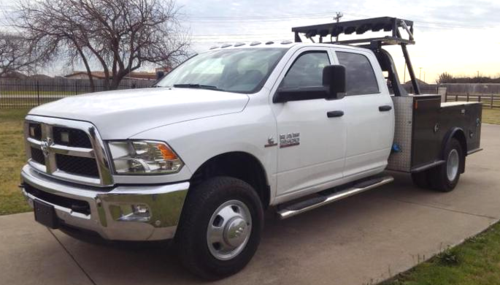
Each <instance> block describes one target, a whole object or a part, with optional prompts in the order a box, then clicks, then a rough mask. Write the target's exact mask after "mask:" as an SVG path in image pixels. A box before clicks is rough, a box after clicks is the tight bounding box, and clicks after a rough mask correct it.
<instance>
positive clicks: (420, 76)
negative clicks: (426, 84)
mask: <svg viewBox="0 0 500 285" xmlns="http://www.w3.org/2000/svg"><path fill="white" fill-rule="evenodd" d="M419 69H420V73H419V74H418V79H419V80H422V67H419Z"/></svg>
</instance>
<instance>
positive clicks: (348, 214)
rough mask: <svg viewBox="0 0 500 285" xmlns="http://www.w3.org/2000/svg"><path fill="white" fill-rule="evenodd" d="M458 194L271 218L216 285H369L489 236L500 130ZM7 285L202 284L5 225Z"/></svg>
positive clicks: (377, 194) (393, 198)
mask: <svg viewBox="0 0 500 285" xmlns="http://www.w3.org/2000/svg"><path fill="white" fill-rule="evenodd" d="M482 147H484V149H485V150H484V151H482V152H480V153H477V154H475V155H473V156H471V157H470V158H469V159H468V161H467V172H466V173H465V175H463V176H462V178H461V182H460V185H459V187H457V189H456V190H455V191H454V192H452V193H436V192H432V191H426V190H422V189H417V188H415V187H414V186H413V185H412V183H411V180H410V179H409V177H407V176H405V175H395V176H396V182H395V183H393V184H390V185H388V186H386V187H382V188H380V189H376V190H372V191H371V192H367V193H364V194H361V195H358V196H354V197H351V198H348V199H345V200H342V201H340V202H337V203H334V204H332V205H329V206H326V207H323V208H320V209H317V210H314V211H312V212H309V213H306V214H303V215H300V216H297V217H294V218H291V219H289V220H285V221H279V220H277V219H276V218H275V217H274V216H273V214H272V213H268V214H267V217H266V228H265V231H264V236H263V240H262V244H261V246H260V248H259V251H258V252H257V254H256V256H255V257H254V259H253V261H252V262H251V263H250V265H249V266H248V267H247V268H246V269H245V270H244V271H243V272H241V273H240V274H237V275H236V276H233V277H230V278H227V279H225V280H222V281H220V282H219V283H220V284H287V285H288V284H342V285H346V284H372V283H376V282H378V281H382V280H384V279H386V278H388V277H391V276H393V275H395V274H397V273H399V272H402V271H405V270H407V269H409V268H411V267H413V266H414V265H416V264H417V263H419V262H421V261H423V260H425V259H428V258H429V257H431V256H432V255H434V254H436V253H438V252H439V251H441V250H442V249H445V248H446V247H448V246H449V245H456V244H458V243H460V242H462V241H463V240H464V239H466V238H468V237H470V236H473V235H476V234H477V233H479V232H481V231H483V230H484V229H486V228H487V227H488V226H490V225H491V224H492V223H494V222H496V221H497V220H499V219H500V126H494V125H483V134H482ZM0 283H1V284H23V285H28V284H50V285H57V284H74V285H76V284H99V285H101V284H120V285H127V284H133V285H137V284H198V283H202V282H201V281H200V280H199V279H196V278H195V277H193V276H191V275H190V274H189V273H188V272H187V271H186V270H184V269H183V268H182V267H181V266H180V265H179V264H178V260H177V258H176V257H175V254H174V251H173V250H172V249H165V248H159V247H142V248H140V247H139V248H138V247H134V248H124V247H116V246H115V247H105V246H99V245H92V244H87V243H84V242H81V241H78V240H75V239H73V238H71V237H68V236H65V235H64V234H62V233H61V232H59V231H49V230H48V229H46V228H44V227H42V226H40V225H38V224H36V223H35V222H34V221H33V217H32V214H31V213H26V214H18V215H11V216H2V217H0Z"/></svg>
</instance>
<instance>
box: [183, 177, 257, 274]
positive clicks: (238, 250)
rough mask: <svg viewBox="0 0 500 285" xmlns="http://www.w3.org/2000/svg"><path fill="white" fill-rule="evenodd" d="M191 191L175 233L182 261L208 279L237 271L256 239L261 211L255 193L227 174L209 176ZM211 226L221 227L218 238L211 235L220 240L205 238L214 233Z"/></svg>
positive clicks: (192, 270)
mask: <svg viewBox="0 0 500 285" xmlns="http://www.w3.org/2000/svg"><path fill="white" fill-rule="evenodd" d="M192 191H193V192H192V193H189V196H188V199H187V201H186V203H185V204H184V211H183V214H182V217H181V221H180V224H179V229H178V232H177V234H176V243H177V244H178V253H179V258H180V260H181V262H182V264H183V265H184V266H185V267H186V268H187V269H188V270H190V271H191V272H193V273H194V274H196V275H198V276H200V277H202V278H204V279H208V280H217V279H220V278H224V277H227V276H230V275H233V274H235V273H237V272H239V271H240V270H242V269H243V268H244V267H245V266H246V265H247V264H248V263H249V262H250V260H251V259H252V257H253V255H254V254H255V252H256V251H257V247H258V246H259V243H260V237H261V232H262V228H263V223H264V222H263V216H264V214H263V208H262V204H261V201H260V198H259V196H258V195H257V193H256V191H255V190H254V189H253V188H252V187H251V186H250V185H248V184H247V183H246V182H244V181H241V180H239V179H235V178H231V177H215V178H211V179H209V180H207V181H205V182H203V183H202V184H200V185H199V186H197V187H196V188H194V189H192ZM216 213H217V214H216ZM249 217H250V218H249ZM230 221H232V222H230ZM245 224H246V226H245ZM209 225H212V226H211V227H209ZM212 229H219V230H220V229H224V231H223V232H219V233H222V234H220V236H222V238H220V239H217V238H215V239H216V240H218V241H219V240H220V242H214V243H212V242H209V236H210V237H212V240H214V237H218V235H216V234H215V233H217V231H214V230H212ZM230 229H231V231H232V233H233V235H232V236H231V239H230V238H229V236H230V235H229V234H227V233H228V232H229V230H230ZM238 231H240V232H238ZM212 233H214V234H212ZM243 239H244V241H243ZM227 240H230V241H231V242H232V243H234V244H236V245H234V244H230V242H226V241H227ZM232 247H235V249H232Z"/></svg>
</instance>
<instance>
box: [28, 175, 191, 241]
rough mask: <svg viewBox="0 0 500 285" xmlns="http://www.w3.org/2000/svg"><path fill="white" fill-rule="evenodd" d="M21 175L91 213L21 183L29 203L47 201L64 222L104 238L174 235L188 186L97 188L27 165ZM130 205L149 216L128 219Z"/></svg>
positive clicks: (158, 238)
mask: <svg viewBox="0 0 500 285" xmlns="http://www.w3.org/2000/svg"><path fill="white" fill-rule="evenodd" d="M21 179H22V182H23V185H26V184H28V185H29V186H31V187H32V188H35V189H37V190H39V191H41V192H45V193H48V194H51V195H53V196H59V197H64V198H69V199H74V200H79V201H85V202H87V203H88V204H89V206H90V211H89V212H90V214H85V213H81V212H75V211H73V210H72V209H71V208H67V207H63V206H61V205H58V204H57V203H54V202H52V203H51V202H49V201H45V200H43V199H40V198H39V197H36V196H35V195H34V194H32V193H28V191H27V188H26V187H27V186H25V187H22V189H21V190H22V192H23V194H24V196H25V197H26V199H27V200H28V202H29V203H30V205H31V206H33V201H34V200H38V201H42V202H44V203H46V204H50V205H52V206H54V209H55V212H56V215H57V217H58V218H59V220H61V221H62V222H63V223H64V224H66V225H69V226H72V227H76V228H79V229H84V230H89V231H93V232H96V233H98V234H99V235H101V237H103V238H104V239H107V240H122V241H154V240H165V239H171V238H173V237H174V235H175V231H176V229H177V224H178V222H179V218H180V215H181V211H182V206H183V204H184V200H185V198H186V194H187V191H188V189H189V182H182V183H178V184H169V185H157V186H140V185H137V186H117V187H115V188H113V189H111V190H110V191H106V192H103V191H96V190H95V189H90V188H89V187H88V186H81V187H80V186H74V185H72V184H66V183H64V184H63V183H60V182H58V181H57V180H54V179H51V178H47V177H46V176H44V175H43V174H40V173H38V172H37V171H36V170H34V169H33V168H31V166H29V165H25V166H24V167H23V169H22V172H21ZM97 190H99V189H97ZM37 196H39V195H37ZM47 200H50V199H47ZM131 205H140V206H142V207H145V208H147V209H148V211H149V212H148V217H139V218H134V219H129V218H128V217H129V216H127V215H126V214H127V213H124V212H123V209H124V208H125V209H126V208H127V207H128V206H131Z"/></svg>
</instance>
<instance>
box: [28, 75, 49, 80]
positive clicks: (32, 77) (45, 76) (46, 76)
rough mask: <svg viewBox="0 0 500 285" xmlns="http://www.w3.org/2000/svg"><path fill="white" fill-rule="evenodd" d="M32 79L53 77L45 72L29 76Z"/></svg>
mask: <svg viewBox="0 0 500 285" xmlns="http://www.w3.org/2000/svg"><path fill="white" fill-rule="evenodd" d="M29 78H30V79H37V80H44V79H52V77H50V76H48V75H45V74H35V75H31V76H30V77H29Z"/></svg>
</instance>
